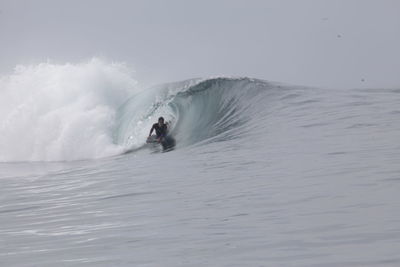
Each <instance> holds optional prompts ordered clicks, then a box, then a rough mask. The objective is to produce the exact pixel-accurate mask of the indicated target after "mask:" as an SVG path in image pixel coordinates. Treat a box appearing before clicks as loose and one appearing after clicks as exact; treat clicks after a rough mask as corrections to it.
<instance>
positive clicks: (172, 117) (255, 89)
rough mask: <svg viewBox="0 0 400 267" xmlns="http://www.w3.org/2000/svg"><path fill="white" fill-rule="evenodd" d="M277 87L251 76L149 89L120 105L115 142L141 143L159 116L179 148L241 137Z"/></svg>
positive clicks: (137, 145)
mask: <svg viewBox="0 0 400 267" xmlns="http://www.w3.org/2000/svg"><path fill="white" fill-rule="evenodd" d="M277 87H278V86H277V85H273V84H271V83H268V82H265V81H261V80H255V79H249V78H212V79H192V80H187V81H183V82H179V83H171V84H165V85H159V86H156V87H153V88H150V89H148V90H146V91H144V92H141V93H140V94H137V95H135V96H134V97H132V98H131V99H130V100H129V101H127V103H125V105H124V106H123V107H121V109H120V111H119V115H118V123H117V124H118V127H117V130H116V135H115V136H114V138H115V142H116V143H117V144H119V145H121V146H123V147H125V148H137V147H140V146H141V145H143V140H145V139H146V136H147V135H148V132H149V129H150V127H151V125H152V123H154V122H156V121H157V118H158V117H159V116H164V117H165V119H166V120H167V121H169V122H170V124H171V134H172V135H173V136H174V137H175V138H176V139H177V142H178V146H180V147H183V146H187V145H193V144H197V143H199V142H215V141H221V140H228V139H232V138H238V137H240V136H241V134H243V133H245V132H246V129H249V128H251V127H252V124H254V123H256V122H257V120H258V119H259V118H260V117H262V116H263V114H264V113H265V111H266V109H265V106H264V105H263V102H264V100H265V99H266V98H267V97H268V92H269V91H271V90H273V89H274V88H277Z"/></svg>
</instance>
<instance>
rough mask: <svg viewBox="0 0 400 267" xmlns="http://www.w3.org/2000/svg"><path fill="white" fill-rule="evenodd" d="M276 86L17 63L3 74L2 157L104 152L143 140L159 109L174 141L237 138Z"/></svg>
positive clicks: (59, 157)
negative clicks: (143, 80)
mask: <svg viewBox="0 0 400 267" xmlns="http://www.w3.org/2000/svg"><path fill="white" fill-rule="evenodd" d="M277 87H279V85H276V84H272V83H269V82H265V81H261V80H256V79H249V78H222V77H218V78H211V79H192V80H187V81H183V82H178V83H169V84H164V85H159V86H155V87H152V88H149V89H146V90H139V89H138V88H137V83H136V81H135V80H134V79H133V78H132V73H131V71H130V70H129V68H128V67H126V66H125V65H124V64H120V63H114V64H108V63H105V62H103V61H101V60H98V59H93V60H90V61H89V62H85V63H81V64H64V65H56V64H50V63H43V64H39V65H34V66H18V67H17V68H16V70H15V72H14V73H13V74H12V75H8V76H3V77H1V79H0V123H1V124H0V161H2V162H9V161H63V160H78V159H92V158H101V157H107V156H111V155H116V154H121V153H124V151H127V150H130V149H135V148H138V147H141V146H143V144H144V141H145V139H146V136H147V135H148V132H149V129H150V127H151V125H152V123H154V122H155V121H156V120H157V118H158V116H164V117H165V118H166V120H167V121H169V122H170V123H171V126H172V130H171V134H172V135H174V136H175V138H176V140H177V144H178V148H179V147H184V146H188V145H193V144H196V143H199V142H215V141H221V140H227V139H232V138H239V137H240V136H241V135H243V134H245V133H246V131H248V129H251V128H252V127H253V126H254V125H255V124H256V123H257V118H259V117H260V116H264V115H265V111H266V108H265V107H266V103H267V102H266V100H267V97H268V94H267V92H270V91H271V89H273V88H277Z"/></svg>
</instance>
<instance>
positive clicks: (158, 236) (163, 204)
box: [0, 61, 400, 267]
mask: <svg viewBox="0 0 400 267" xmlns="http://www.w3.org/2000/svg"><path fill="white" fill-rule="evenodd" d="M49 72H50V73H53V74H54V73H57V75H53V76H52V77H53V80H51V81H49V80H48V78H46V77H48V74H49ZM83 77H85V78H83ZM6 78H7V79H6ZM6 78H3V79H2V80H1V83H0V84H1V85H2V87H1V88H2V91H1V93H0V94H1V98H0V99H1V100H0V102H1V104H2V105H1V108H0V109H1V114H2V115H1V120H2V121H1V128H0V148H1V152H0V159H1V161H2V163H0V177H1V179H0V183H1V187H0V198H1V202H0V240H1V241H0V264H1V265H2V266H229V267H231V266H398V265H400V257H399V256H398V251H399V249H400V216H399V214H400V202H399V195H398V192H399V189H400V176H399V174H400V165H399V163H400V145H399V137H400V120H399V114H400V106H399V103H400V90H399V89H362V90H360V89H349V90H330V89H317V88H305V87H298V86H288V85H280V84H276V83H271V82H268V81H263V80H257V79H249V78H223V77H218V78H211V79H193V80H188V81H183V82H177V83H171V84H165V85H159V86H155V87H152V88H149V89H146V90H140V89H138V87H137V85H136V82H135V81H134V80H132V78H131V76H130V74H129V71H128V70H127V69H126V68H125V67H124V66H121V65H111V66H110V65H105V64H103V63H101V62H96V61H94V62H90V63H87V64H83V65H79V66H76V65H66V66H54V65H41V66H36V67H32V68H31V69H29V68H25V69H24V68H22V69H20V70H19V72H18V73H15V74H13V76H10V77H6ZM74 79H75V80H74ZM32 81H35V82H34V83H33V82H32ZM21 84H22V85H24V86H22V85H21ZM32 88H36V89H37V90H35V93H32V90H31V89H32ZM39 89H40V90H39ZM159 115H163V116H165V117H166V119H167V120H169V121H170V122H171V125H172V134H173V135H174V137H175V138H176V140H177V146H176V148H175V149H174V150H173V151H170V152H167V153H162V152H161V151H160V150H159V149H157V148H151V147H150V148H149V147H144V146H143V145H144V141H145V137H146V135H147V134H148V131H149V128H150V127H149V125H151V123H154V121H155V120H156V118H157V117H158V116H159ZM132 150H133V152H130V153H127V154H126V153H125V152H126V151H132Z"/></svg>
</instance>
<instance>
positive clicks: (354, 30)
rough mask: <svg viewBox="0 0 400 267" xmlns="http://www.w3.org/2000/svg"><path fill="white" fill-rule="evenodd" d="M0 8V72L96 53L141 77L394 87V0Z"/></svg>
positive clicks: (399, 44)
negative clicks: (218, 77) (232, 78)
mask: <svg viewBox="0 0 400 267" xmlns="http://www.w3.org/2000/svg"><path fill="white" fill-rule="evenodd" d="M0 12H1V13H0V48H1V49H0V59H1V60H0V73H1V74H5V73H10V72H12V70H13V68H14V67H15V65H17V64H31V63H40V62H44V61H47V60H50V61H51V62H54V63H65V62H72V63H74V62H81V61H82V60H87V59H90V58H92V57H93V56H97V57H101V58H104V59H106V60H108V61H123V62H127V63H128V64H129V65H130V66H132V68H133V69H134V70H135V71H136V74H135V76H136V79H137V80H138V81H139V82H140V83H142V84H154V83H163V82H167V81H176V80H182V79H188V78H194V77H207V76H215V75H235V76H250V77H254V78H261V79H267V80H273V81H279V82H286V83H291V84H300V85H313V86H323V87H344V88H346V87H400V73H399V70H400V52H399V49H400V1H397V0H374V1H373V0H276V1H272V0H271V1H268V0H265V1H256V0H246V1H244V0H243V1H235V0H231V1H226V0H202V1H191V0H168V1H167V0H157V1H152V0H143V1H133V0H132V1H127V0H126V1H123V0H119V1H116V0H109V1H105V0H101V1H100V0H68V1H57V0H35V1H33V0H32V1H28V0H26V1H22V0H0ZM363 80H364V81H363Z"/></svg>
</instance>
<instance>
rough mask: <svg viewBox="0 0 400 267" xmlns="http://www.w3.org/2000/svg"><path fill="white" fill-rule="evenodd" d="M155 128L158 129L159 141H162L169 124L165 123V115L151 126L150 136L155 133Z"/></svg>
mask: <svg viewBox="0 0 400 267" xmlns="http://www.w3.org/2000/svg"><path fill="white" fill-rule="evenodd" d="M153 130H155V131H156V135H157V141H158V142H161V141H162V140H163V139H164V138H165V136H166V135H167V131H168V124H166V123H164V118H163V117H160V118H158V123H154V124H153V127H151V129H150V134H149V137H150V136H151V134H152V133H153Z"/></svg>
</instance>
